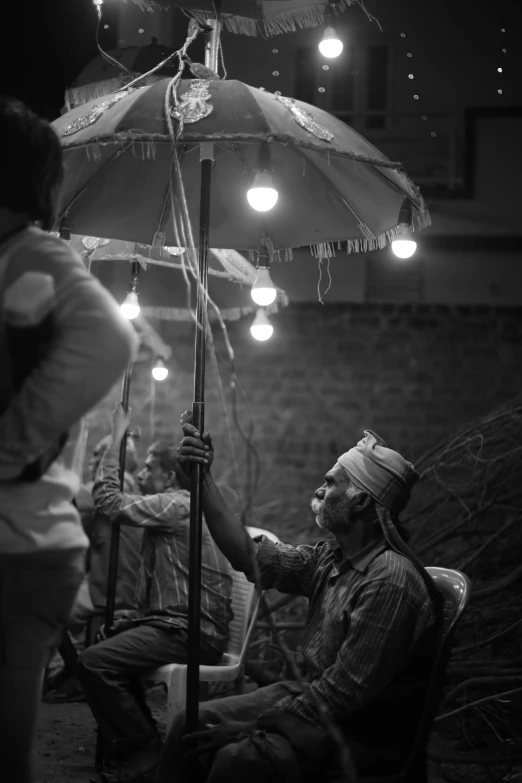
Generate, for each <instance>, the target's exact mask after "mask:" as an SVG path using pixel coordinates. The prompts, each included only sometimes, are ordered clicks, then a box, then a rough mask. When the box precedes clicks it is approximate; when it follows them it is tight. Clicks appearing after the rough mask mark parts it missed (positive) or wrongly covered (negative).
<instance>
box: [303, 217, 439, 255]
mask: <svg viewBox="0 0 522 783" xmlns="http://www.w3.org/2000/svg"><path fill="white" fill-rule="evenodd" d="M415 223H416V224H417V226H416V227H415ZM429 225H431V219H430V215H429V212H425V213H423V214H421V215H416V216H415V217H414V219H413V222H412V230H413V231H415V230H417V231H420V230H421V229H422V228H427V227H428V226H429ZM399 232H400V226H395V227H394V228H389V229H387V230H386V231H383V232H382V234H379V235H378V236H377V237H375V239H348V240H342V241H339V242H337V243H335V242H318V243H316V244H314V245H310V252H311V254H312V255H313V256H314V258H319V259H323V258H333V257H334V256H335V251H336V249H337V250H343V249H345V251H346V253H370V252H372V250H382V249H383V248H385V247H386V246H387V245H389V244H390V243H391V242H393V240H394V239H395V238H396V237H397V235H398V234H399ZM336 245H337V248H336ZM344 245H346V248H344Z"/></svg>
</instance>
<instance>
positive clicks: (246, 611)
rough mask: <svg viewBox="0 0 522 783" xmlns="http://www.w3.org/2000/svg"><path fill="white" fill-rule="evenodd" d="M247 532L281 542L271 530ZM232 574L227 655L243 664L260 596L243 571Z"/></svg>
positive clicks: (254, 529)
mask: <svg viewBox="0 0 522 783" xmlns="http://www.w3.org/2000/svg"><path fill="white" fill-rule="evenodd" d="M246 530H247V531H248V533H249V535H251V536H252V538H255V537H256V536H267V537H268V538H269V539H270V540H271V541H274V542H277V541H279V539H278V537H277V536H276V535H275V533H271V532H270V530H263V529H262V528H260V527H247V528H246ZM231 574H232V596H231V597H232V611H233V613H234V617H233V619H232V620H231V621H230V625H229V626H228V635H229V641H228V647H227V653H228V654H229V655H233V656H234V657H235V656H239V657H240V661H241V663H242V662H243V658H244V657H245V654H246V648H247V646H248V642H249V639H250V635H251V633H252V630H253V627H254V623H255V619H256V615H257V606H258V603H259V597H260V596H259V594H258V593H257V592H256V589H255V586H254V585H253V584H252V582H249V581H248V579H247V578H246V576H245V575H244V574H243V573H242V572H241V571H233V570H232V569H231Z"/></svg>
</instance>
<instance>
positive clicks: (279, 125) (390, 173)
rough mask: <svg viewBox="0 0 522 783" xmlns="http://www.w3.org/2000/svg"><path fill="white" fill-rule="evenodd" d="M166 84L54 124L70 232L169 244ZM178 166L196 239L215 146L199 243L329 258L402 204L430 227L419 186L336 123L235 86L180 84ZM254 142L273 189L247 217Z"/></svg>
mask: <svg viewBox="0 0 522 783" xmlns="http://www.w3.org/2000/svg"><path fill="white" fill-rule="evenodd" d="M169 84H170V82H169V80H168V79H163V80H162V81H160V82H158V83H157V84H153V85H152V86H149V87H142V88H139V89H137V90H135V91H131V92H129V93H126V92H125V91H122V92H119V93H116V94H114V95H111V96H106V97H105V99H99V100H96V101H92V102H90V103H88V104H85V105H84V106H81V107H78V108H77V109H74V110H73V111H71V112H69V113H68V114H66V115H63V116H62V117H60V118H59V119H58V120H55V122H54V123H53V124H54V127H55V130H56V131H57V132H58V134H59V135H60V136H61V139H62V145H63V149H64V159H65V181H64V187H63V190H62V202H61V204H62V206H61V210H62V214H63V216H64V217H65V219H66V222H67V224H68V226H69V227H70V229H71V231H72V232H73V233H76V234H88V235H92V236H103V237H107V238H118V239H126V240H130V241H134V242H141V243H143V244H147V245H152V244H156V243H157V241H158V238H159V237H160V238H161V241H162V242H163V243H164V244H165V245H167V246H170V245H176V244H177V240H176V237H175V235H174V231H173V228H172V219H171V217H172V216H171V209H172V200H171V198H170V182H171V159H172V141H171V137H170V134H169V129H168V124H167V119H166V116H165V109H164V104H165V101H166V99H167V98H168V95H166V93H167V91H168V89H169ZM180 85H181V89H180V101H179V103H180V107H181V112H182V114H183V117H184V122H185V125H184V130H183V133H182V135H181V137H180V139H179V143H178V149H179V152H180V153H181V157H180V165H181V171H182V175H183V180H184V183H185V192H186V198H187V202H188V209H189V213H190V218H191V221H192V224H193V226H194V229H195V231H196V232H197V231H198V230H199V206H200V181H199V171H200V161H199V155H198V149H199V147H200V145H201V144H203V143H205V142H209V143H212V144H214V165H213V180H212V193H211V200H210V213H211V221H210V229H209V230H210V234H209V245H210V247H215V248H230V247H233V248H236V249H239V250H244V251H248V250H250V251H257V250H259V249H260V247H261V246H262V245H265V246H268V245H269V246H270V248H271V249H273V251H274V252H275V253H276V254H278V253H279V254H280V255H281V254H282V255H283V256H284V257H288V256H289V252H288V251H289V249H291V248H293V247H298V246H303V245H309V246H312V247H314V248H315V250H316V252H317V253H318V254H322V255H324V256H328V255H331V254H332V253H333V252H334V250H335V246H336V245H337V243H338V242H346V243H347V249H348V251H350V252H358V251H369V250H374V249H377V248H380V247H384V245H385V244H387V243H388V242H390V241H391V240H392V239H393V237H394V234H395V230H396V227H397V224H398V216H399V212H400V207H401V203H402V201H403V199H404V198H407V199H408V200H409V201H410V202H411V205H412V208H413V212H414V217H415V218H416V222H417V224H418V226H419V227H423V226H425V225H427V223H428V222H429V218H428V213H427V211H426V208H425V205H424V202H423V200H422V198H421V196H420V194H419V191H418V189H417V188H416V187H415V186H414V185H413V183H412V182H411V181H410V180H409V179H408V177H407V176H406V174H405V172H404V171H403V169H402V166H401V164H400V163H393V162H391V161H389V160H388V159H387V158H386V157H385V156H384V155H383V154H382V153H380V152H379V151H378V150H377V149H376V148H375V147H374V146H373V145H372V144H370V143H369V142H367V141H366V140H365V139H364V138H363V137H362V136H360V135H359V134H358V133H356V132H355V131H354V130H352V128H350V127H349V126H348V125H346V124H345V123H344V122H342V121H341V120H339V119H337V118H336V117H333V116H332V115H330V114H328V113H327V112H325V111H322V110H321V109H318V108H316V107H314V106H310V105H308V104H305V103H302V102H301V101H296V100H294V99H292V98H285V97H284V96H276V95H272V94H271V93H268V92H265V91H263V90H259V89H256V88H255V87H250V86H249V85H247V84H244V83H243V82H239V81H210V82H207V81H202V80H198V79H195V80H186V81H182V82H180ZM263 143H266V145H268V152H269V157H270V161H269V167H270V169H271V174H272V178H273V183H274V186H275V187H276V189H277V190H278V192H279V201H278V204H277V207H276V208H275V209H273V210H271V211H270V212H266V213H263V214H261V213H259V212H256V211H254V210H253V209H252V208H251V207H250V205H249V203H248V200H247V191H248V189H249V187H250V186H251V184H252V180H253V178H254V175H255V173H256V170H257V168H258V166H259V153H260V149H261V147H262V146H263Z"/></svg>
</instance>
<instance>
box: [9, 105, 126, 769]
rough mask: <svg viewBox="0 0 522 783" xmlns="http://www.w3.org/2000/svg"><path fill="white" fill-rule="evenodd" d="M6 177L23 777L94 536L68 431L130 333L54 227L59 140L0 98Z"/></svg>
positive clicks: (118, 370) (12, 546) (13, 748)
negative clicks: (54, 655) (44, 689)
mask: <svg viewBox="0 0 522 783" xmlns="http://www.w3.org/2000/svg"><path fill="white" fill-rule="evenodd" d="M0 171H1V177H0V601H1V604H0V623H1V625H0V650H1V657H0V769H1V770H2V775H3V776H4V777H5V780H9V781H16V783H29V781H31V780H32V779H33V778H32V770H31V756H32V743H33V738H34V733H35V726H36V720H37V713H38V703H39V701H40V689H41V683H42V676H43V669H44V667H45V665H46V663H47V660H48V658H49V654H50V652H51V649H52V648H53V646H54V645H55V644H56V641H57V639H58V638H59V636H60V633H61V630H62V628H63V626H64V624H65V622H66V621H67V617H68V615H69V612H70V610H71V607H72V605H73V602H74V598H75V595H76V591H77V589H78V585H79V584H80V581H81V578H82V575H83V568H84V558H85V550H86V547H87V544H88V540H87V538H86V536H85V533H84V532H83V529H82V525H81V522H80V516H79V514H78V511H77V510H76V509H75V507H74V506H73V503H72V501H73V498H74V497H75V496H76V494H77V492H78V489H79V483H80V482H79V478H78V476H77V475H76V474H75V473H74V472H73V471H72V470H71V469H70V467H69V463H68V455H67V441H68V433H69V431H70V430H71V429H72V428H73V427H74V426H75V425H77V424H78V422H79V421H80V419H81V417H82V416H84V415H85V414H86V413H87V412H88V411H89V410H90V409H91V408H92V407H93V406H94V405H96V404H97V403H98V402H99V401H100V400H101V399H102V398H103V397H104V396H105V395H106V394H107V393H108V392H109V390H110V389H111V388H112V386H113V385H114V383H115V382H116V381H117V380H118V379H119V377H120V376H121V375H122V373H123V371H124V369H125V367H126V366H127V364H128V363H129V361H130V360H131V359H132V356H133V354H134V352H135V350H136V347H137V346H136V342H137V341H136V337H135V335H134V331H133V329H132V327H131V326H130V325H129V324H128V323H127V322H126V321H125V319H124V318H123V317H122V315H121V313H120V310H119V307H118V305H117V304H116V302H115V301H114V299H113V298H112V297H111V296H110V294H108V293H107V292H106V291H105V290H104V288H103V287H102V286H101V285H100V283H99V282H97V281H96V280H95V279H94V278H93V277H91V275H90V274H89V273H88V271H87V270H86V268H85V266H84V264H83V263H82V261H81V259H80V258H79V256H77V255H76V253H74V252H73V251H72V250H71V249H70V248H69V246H68V245H67V244H66V243H65V242H64V241H63V240H61V239H58V238H56V237H53V236H51V235H50V234H49V233H48V232H49V230H50V229H51V228H52V226H53V223H54V220H55V216H56V213H57V203H58V195H59V189H60V185H61V181H62V152H61V147H60V142H59V140H58V138H57V136H56V135H55V133H54V131H53V130H52V128H51V127H50V126H49V125H48V123H47V122H45V121H44V120H41V119H39V118H38V117H37V116H36V115H35V114H33V113H32V112H31V111H30V110H29V109H28V108H27V107H26V106H24V105H23V104H22V103H20V102H19V101H16V100H13V99H9V98H0ZM71 464H72V463H71Z"/></svg>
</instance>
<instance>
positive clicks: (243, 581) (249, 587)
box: [146, 527, 279, 732]
mask: <svg viewBox="0 0 522 783" xmlns="http://www.w3.org/2000/svg"><path fill="white" fill-rule="evenodd" d="M247 530H248V532H249V533H250V535H251V536H252V537H254V536H259V535H265V536H267V537H268V538H270V539H271V540H272V541H276V542H277V541H279V539H278V538H277V536H276V535H275V534H274V533H271V532H270V531H268V530H261V529H260V528H249V527H247ZM230 572H231V575H232V593H231V598H232V611H233V613H234V617H233V619H232V620H231V621H230V625H229V627H228V632H229V642H228V647H227V651H226V652H225V653H224V654H223V657H222V658H221V660H220V662H219V663H218V664H216V665H215V666H205V665H203V664H202V665H200V667H199V681H200V683H209V682H233V683H234V690H235V692H236V694H240V693H243V689H244V676H245V675H244V659H245V656H246V652H247V649H248V643H249V641H250V637H251V635H252V631H253V630H254V625H255V622H256V617H257V610H258V605H259V598H260V594H259V593H258V592H256V589H255V586H254V585H253V584H252V583H251V582H249V581H248V580H247V578H246V576H245V575H244V574H243V573H242V572H240V571H233V570H232V569H231V570H230ZM146 680H147V681H149V682H154V683H160V682H162V683H164V684H165V685H166V686H167V725H166V730H167V732H168V730H169V728H170V726H171V724H172V721H173V720H174V716H175V715H176V714H177V713H178V712H179V711H180V710H182V709H183V708H184V707H185V697H186V688H187V667H186V665H185V664H183V663H169V664H167V665H166V666H160V668H159V669H155V670H154V671H152V672H150V673H149V674H148V675H147V676H146Z"/></svg>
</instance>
